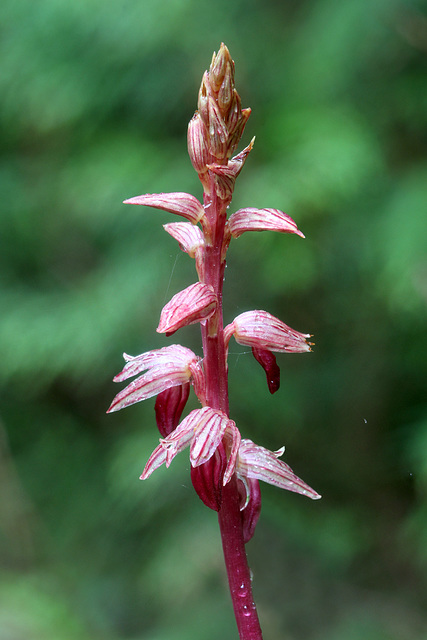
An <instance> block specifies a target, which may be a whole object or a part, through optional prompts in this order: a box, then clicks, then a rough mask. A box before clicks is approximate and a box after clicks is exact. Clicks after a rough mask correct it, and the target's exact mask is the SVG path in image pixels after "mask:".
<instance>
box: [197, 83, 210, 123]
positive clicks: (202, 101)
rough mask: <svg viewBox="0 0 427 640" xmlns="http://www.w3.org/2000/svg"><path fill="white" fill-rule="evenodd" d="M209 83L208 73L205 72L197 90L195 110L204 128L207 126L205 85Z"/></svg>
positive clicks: (207, 113)
mask: <svg viewBox="0 0 427 640" xmlns="http://www.w3.org/2000/svg"><path fill="white" fill-rule="evenodd" d="M208 82H209V79H208V73H207V71H205V73H204V74H203V78H202V84H201V85H200V89H199V99H198V101H197V108H198V110H199V113H200V117H201V118H202V120H203V122H204V123H205V125H206V126H208V125H209V112H208V100H209V99H208V90H207V83H208Z"/></svg>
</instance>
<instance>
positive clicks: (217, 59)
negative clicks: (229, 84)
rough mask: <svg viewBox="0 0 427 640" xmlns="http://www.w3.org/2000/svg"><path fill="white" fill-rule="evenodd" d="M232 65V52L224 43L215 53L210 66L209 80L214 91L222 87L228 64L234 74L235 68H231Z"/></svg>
mask: <svg viewBox="0 0 427 640" xmlns="http://www.w3.org/2000/svg"><path fill="white" fill-rule="evenodd" d="M232 65H233V61H232V59H231V56H230V52H229V51H228V49H227V47H226V46H225V44H224V43H222V44H221V47H220V49H219V51H218V53H217V54H216V55H215V54H214V55H213V58H212V62H211V66H210V68H209V81H210V83H211V86H212V89H213V90H214V91H218V89H219V88H220V86H221V84H222V81H223V79H224V76H225V74H226V72H227V71H226V69H227V66H229V67H230V72H231V74H233V70H232V68H231V66H232Z"/></svg>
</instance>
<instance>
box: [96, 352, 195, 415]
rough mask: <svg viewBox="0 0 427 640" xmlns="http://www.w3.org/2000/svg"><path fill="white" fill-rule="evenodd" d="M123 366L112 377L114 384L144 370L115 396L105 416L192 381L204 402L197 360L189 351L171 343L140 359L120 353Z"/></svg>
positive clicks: (139, 357)
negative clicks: (124, 363)
mask: <svg viewBox="0 0 427 640" xmlns="http://www.w3.org/2000/svg"><path fill="white" fill-rule="evenodd" d="M123 357H124V359H125V360H126V365H125V366H124V368H123V370H122V371H121V372H120V373H119V374H118V375H117V376H115V378H114V382H123V380H127V379H128V378H131V377H133V376H136V375H138V374H140V373H142V372H143V371H146V373H142V375H140V376H139V377H138V378H136V379H135V380H134V381H133V382H131V383H130V384H129V385H128V386H127V387H125V388H124V389H122V391H120V393H118V394H117V395H116V397H115V398H114V400H113V402H112V403H111V405H110V407H109V409H108V411H107V413H112V412H113V411H119V410H120V409H124V407H128V406H129V405H131V404H135V403H136V402H141V401H142V400H146V399H147V398H151V397H152V396H155V395H157V394H159V393H162V391H165V389H169V388H170V387H177V386H178V385H184V384H186V383H187V382H191V383H192V385H193V387H194V391H195V393H196V395H197V396H198V398H199V400H200V401H201V402H204V396H205V380H204V374H203V370H202V367H201V365H200V358H198V357H197V356H196V355H195V354H194V353H193V352H192V351H191V350H190V349H187V348H186V347H182V346H181V345H179V344H173V345H171V346H169V347H163V349H155V350H153V351H147V352H146V353H143V354H142V355H140V356H128V355H127V354H126V353H124V354H123Z"/></svg>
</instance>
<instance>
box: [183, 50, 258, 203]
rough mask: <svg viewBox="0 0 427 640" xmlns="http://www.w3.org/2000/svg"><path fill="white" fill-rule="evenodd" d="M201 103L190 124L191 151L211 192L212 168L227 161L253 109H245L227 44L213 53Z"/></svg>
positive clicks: (193, 160)
mask: <svg viewBox="0 0 427 640" xmlns="http://www.w3.org/2000/svg"><path fill="white" fill-rule="evenodd" d="M197 106H198V110H197V111H196V113H195V114H194V116H193V118H192V120H191V121H190V123H189V125H188V153H189V155H190V160H191V163H192V165H193V167H194V169H195V170H196V171H197V173H198V175H199V178H200V180H201V181H202V183H203V186H204V188H205V191H209V189H210V185H209V182H210V177H209V174H208V172H209V169H210V168H211V166H212V165H226V164H227V162H228V160H229V159H230V158H231V157H232V155H233V153H234V151H235V150H236V148H237V145H238V144H239V141H240V138H241V137H242V134H243V130H244V128H245V125H246V122H247V121H248V118H249V116H250V114H251V110H250V109H249V108H248V109H242V106H241V100H240V96H239V94H238V93H237V91H236V88H235V84H234V62H233V60H232V59H231V56H230V53H229V51H228V49H227V47H226V46H225V44H221V47H220V49H219V51H218V53H217V54H216V53H214V54H213V57H212V62H211V65H210V68H209V71H205V73H204V75H203V78H202V84H201V86H200V90H199V98H198V103H197Z"/></svg>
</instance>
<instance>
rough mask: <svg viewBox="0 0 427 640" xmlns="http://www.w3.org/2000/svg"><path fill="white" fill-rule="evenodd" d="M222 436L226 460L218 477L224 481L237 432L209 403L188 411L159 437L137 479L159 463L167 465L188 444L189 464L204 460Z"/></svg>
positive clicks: (236, 443) (236, 444)
mask: <svg viewBox="0 0 427 640" xmlns="http://www.w3.org/2000/svg"><path fill="white" fill-rule="evenodd" d="M223 438H225V441H226V442H227V443H228V461H227V465H226V468H225V471H224V474H223V477H222V478H221V481H222V484H224V485H225V484H227V482H229V480H230V478H231V476H232V474H233V473H234V469H235V465H236V458H237V452H238V449H239V445H240V432H239V430H238V429H237V427H236V424H235V423H234V422H233V420H230V418H228V417H227V416H226V415H225V413H222V412H221V411H217V410H215V409H212V408H211V407H203V408H202V409H195V410H194V411H191V413H189V414H188V416H187V417H186V418H184V420H182V422H181V423H180V424H179V425H178V427H177V428H176V429H175V430H174V431H173V432H172V433H171V434H170V435H169V436H167V437H166V438H164V439H163V440H160V444H159V445H158V446H157V447H156V448H155V449H154V451H153V453H152V454H151V456H150V458H149V459H148V462H147V464H146V465H145V468H144V471H143V472H142V475H141V480H145V479H146V478H148V477H149V476H150V475H151V474H152V473H153V471H155V470H156V469H157V468H158V467H160V466H161V465H162V464H166V467H169V465H170V463H171V462H172V460H173V459H174V458H175V456H176V455H177V454H178V453H180V452H181V451H183V449H185V448H186V447H188V446H190V462H191V466H192V467H198V466H199V465H202V464H204V463H205V462H207V461H208V460H210V459H211V457H212V456H213V455H214V453H215V451H216V450H217V449H218V447H219V446H220V444H221V442H222V440H223Z"/></svg>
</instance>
